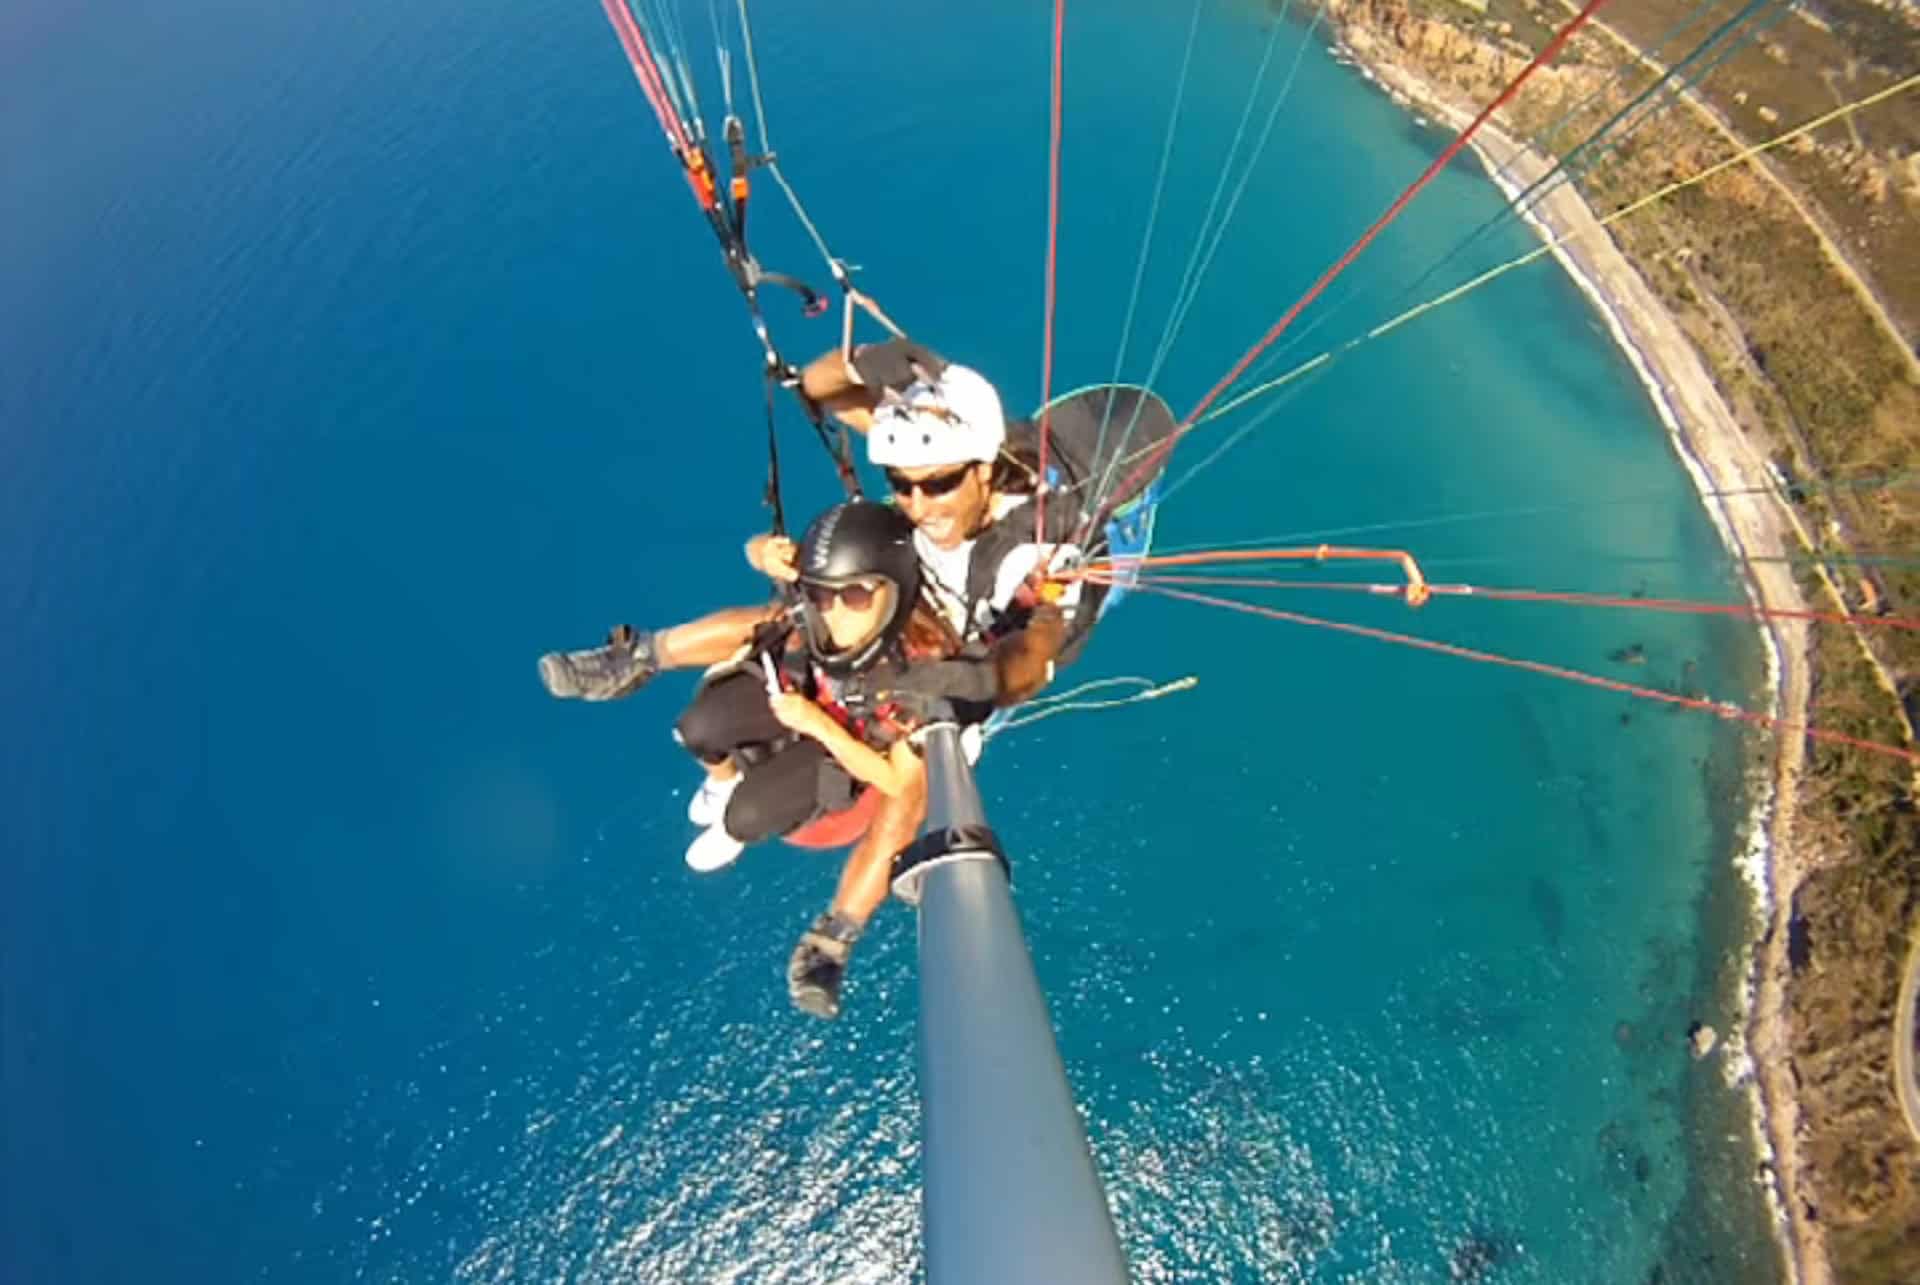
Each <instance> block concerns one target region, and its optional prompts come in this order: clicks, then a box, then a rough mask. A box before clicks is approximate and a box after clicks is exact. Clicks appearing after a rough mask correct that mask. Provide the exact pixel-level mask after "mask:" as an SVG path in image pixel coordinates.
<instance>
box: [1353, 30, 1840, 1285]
mask: <svg viewBox="0 0 1920 1285" xmlns="http://www.w3.org/2000/svg"><path fill="white" fill-rule="evenodd" d="M1346 52H1347V54H1348V55H1349V56H1350V57H1351V59H1352V61H1353V62H1354V63H1355V64H1356V65H1357V66H1358V67H1359V69H1360V70H1361V71H1362V73H1363V74H1365V75H1367V76H1368V77H1369V78H1370V79H1372V80H1374V81H1375V82H1376V83H1378V84H1380V85H1381V86H1382V87H1383V88H1385V89H1386V90H1387V92H1388V93H1389V94H1391V95H1392V96H1393V97H1395V98H1396V99H1399V100H1403V101H1405V102H1406V103H1408V104H1410V105H1412V106H1414V107H1416V108H1417V109H1418V110H1420V111H1423V112H1428V113H1431V114H1433V115H1435V116H1436V117H1438V118H1439V119H1440V120H1441V121H1443V122H1444V123H1445V124H1446V125H1448V126H1449V127H1451V128H1452V129H1454V130H1458V129H1461V128H1463V127H1464V126H1465V125H1466V124H1467V123H1468V122H1469V121H1470V120H1471V119H1472V113H1471V112H1470V111H1467V110H1464V109H1463V108H1462V107H1460V106H1459V105H1457V104H1454V103H1452V102H1450V101H1448V99H1447V98H1446V96H1444V95H1442V94H1440V93H1438V92H1436V91H1435V89H1434V88H1433V87H1432V86H1431V85H1429V84H1428V83H1427V82H1425V81H1424V80H1422V79H1420V78H1419V77H1418V76H1416V75H1414V74H1412V73H1410V72H1408V71H1407V70H1405V69H1404V68H1402V67H1399V66H1397V65H1395V64H1393V63H1391V62H1385V61H1383V60H1381V59H1380V58H1379V57H1378V54H1377V50H1368V51H1367V52H1366V53H1365V54H1363V55H1357V56H1356V55H1354V54H1353V51H1351V50H1348V51H1346ZM1473 150H1474V151H1475V152H1476V154H1477V155H1478V156H1479V159H1480V161H1481V163H1482V165H1483V166H1485V168H1486V171H1487V173H1488V175H1489V177H1491V178H1492V179H1493V181H1494V182H1495V183H1497V184H1498V185H1499V186H1500V187H1501V189H1502V191H1503V192H1505V194H1506V195H1507V197H1508V198H1509V199H1510V200H1511V199H1512V198H1513V197H1515V196H1516V195H1518V193H1519V192H1520V191H1521V190H1523V189H1524V188H1525V187H1527V186H1529V185H1530V184H1532V183H1533V182H1535V181H1536V180H1537V179H1539V178H1541V177H1542V176H1543V175H1545V174H1546V173H1547V171H1548V169H1549V167H1550V164H1551V162H1549V161H1548V160H1546V159H1544V158H1542V157H1541V156H1540V155H1538V154H1537V153H1535V152H1532V151H1531V150H1529V149H1527V148H1525V147H1524V146H1522V145H1521V144H1519V143H1517V142H1515V141H1514V140H1513V139H1512V138H1510V137H1508V136H1507V135H1505V134H1503V133H1501V132H1500V131H1499V130H1497V129H1495V128H1493V127H1492V126H1491V125H1488V126H1485V127H1483V128H1482V129H1481V130H1480V132H1479V133H1478V134H1476V135H1475V137H1474V143H1473ZM1525 217H1526V219H1527V222H1528V223H1529V224H1530V225H1531V226H1532V227H1533V228H1534V229H1535V231H1536V232H1537V233H1539V235H1540V236H1541V237H1542V238H1543V239H1544V240H1549V241H1559V240H1562V239H1565V244H1560V245H1556V247H1555V249H1554V251H1553V253H1554V257H1555V258H1556V259H1557V260H1558V261H1559V263H1560V264H1561V266H1562V267H1563V268H1565V269H1566V271H1567V273H1568V274H1569V275H1570V276H1571V277H1572V278H1573V280H1574V282H1575V284H1577V285H1578V286H1579V287H1580V289H1581V290H1582V291H1583V292H1584V293H1585V294H1586V295H1587V297H1588V298H1589V299H1590V300H1592V302H1593V304H1594V307H1595V308H1596V309H1597V310H1598V311H1599V313H1600V315H1601V316H1602V317H1603V318H1604V319H1605V320H1606V323H1607V328H1608V330H1609V331H1610V332H1611V334H1612V335H1613V338H1614V341H1615V342H1616V343H1618V344H1619V345H1620V348H1621V350H1622V351H1623V352H1625V353H1626V355H1627V357H1628V359H1629V360H1630V361H1631V362H1632V363H1633V366H1634V369H1635V370H1636V371H1637V372H1638V373H1639V375H1640V378H1641V381H1642V382H1643V383H1644V384H1645V385H1646V388H1647V392H1648V395H1649V397H1650V398H1651V400H1652V401H1653V404H1654V407H1655V409H1656V410H1657V411H1658V412H1659V415H1660V418H1661V420H1662V422H1663V423H1665V425H1666V427H1667V432H1668V435H1669V437H1670V439H1671V440H1672V442H1673V446H1674V451H1675V453H1676V454H1677V455H1678V456H1679V458H1680V461H1681V463H1682V465H1683V466H1684V467H1685V468H1686V470H1687V474H1688V476H1689V477H1691V478H1692V479H1693V483H1694V485H1695V487H1696V488H1697V489H1698V490H1699V492H1700V494H1701V503H1702V505H1703V506H1704V507H1705V509H1706V510H1707V514H1708V516H1709V517H1710V518H1711V519H1712V521H1713V524H1714V526H1715V528H1716V529H1717V530H1718V531H1719V533H1720V538H1721V540H1722V542H1723V543H1724V544H1725V545H1726V547H1727V549H1728V550H1729V552H1730V553H1732V554H1733V555H1734V556H1735V557H1736V558H1739V559H1742V560H1743V564H1742V565H1743V567H1744V574H1743V582H1744V587H1745V589H1746V592H1747V595H1748V597H1749V598H1750V599H1751V600H1752V601H1753V602H1754V603H1756V604H1757V605H1760V606H1763V607H1768V608H1775V609H1784V610H1802V609H1804V607H1805V602H1804V599H1803V597H1802V595H1801V593H1800V589H1799V586H1798V584H1797V583H1796V582H1795V580H1794V577H1793V574H1792V572H1791V571H1790V570H1789V569H1788V564H1786V563H1784V562H1779V561H1769V562H1756V561H1752V559H1757V558H1780V557H1782V556H1784V555H1786V554H1788V553H1789V552H1790V551H1791V548H1792V546H1793V543H1794V542H1793V539H1792V536H1791V523H1792V520H1793V519H1792V515H1791V514H1790V513H1789V512H1788V511H1787V510H1786V508H1785V506H1784V505H1782V504H1781V503H1780V502H1779V501H1778V500H1777V499H1776V498H1775V497H1774V494H1773V491H1772V487H1773V479H1772V476H1771V472H1770V469H1769V465H1768V460H1767V457H1766V453H1765V450H1764V449H1763V448H1762V447H1761V446H1760V445H1758V444H1757V443H1755V442H1753V441H1751V440H1750V439H1749V437H1748V436H1747V434H1746V432H1745V430H1744V429H1742V428H1741V426H1740V425H1739V423H1738V422H1737V421H1736V420H1735V419H1734V417H1733V413H1732V411H1731V410H1730V409H1729V408H1728V406H1727V405H1726V402H1725V400H1724V399H1723V398H1722V397H1721V396H1720V393H1719V389H1718V387H1717V386H1716V385H1715V384H1714V382H1713V378H1712V376H1711V375H1710V374H1709V373H1708V371H1707V369H1706V366H1705V365H1704V363H1703V362H1702V361H1701V358H1700V356H1699V353H1698V352H1697V351H1695V349H1694V348H1693V345H1692V343H1691V342H1690V341H1689V340H1688V339H1687V337H1686V335H1685V334H1684V333H1683V332H1682V331H1681V330H1680V327H1679V325H1678V323H1677V322H1676V321H1675V320H1674V318H1673V316H1672V315H1671V314H1670V313H1669V312H1668V311H1667V309H1666V308H1665V307H1664V306H1663V305H1662V304H1661V303H1660V301H1659V299H1658V298H1657V296H1655V295H1654V294H1653V292H1652V290H1651V288H1649V287H1648V286H1647V284H1646V282H1645V281H1644V279H1642V278H1641V276H1640V274H1639V273H1638V272H1637V271H1636V270H1635V269H1634V267H1633V265H1632V264H1631V263H1629V262H1628V261H1627V259H1626V256H1625V255H1624V254H1622V253H1621V252H1620V250H1619V248H1618V247H1617V246H1616V245H1615V244H1614V242H1613V240H1612V238H1611V237H1610V236H1608V234H1607V232H1606V230H1605V229H1604V228H1602V227H1601V226H1600V224H1599V221H1598V219H1597V217H1596V216H1595V215H1594V213H1593V211H1592V210H1591V208H1589V207H1588V206H1587V204H1586V202H1585V201H1584V200H1582V199H1581V197H1580V196H1579V194H1578V193H1577V191H1576V190H1575V189H1574V188H1573V186H1572V185H1570V184H1560V185H1559V186H1558V187H1556V188H1555V189H1554V190H1552V191H1551V192H1550V193H1549V194H1547V195H1546V196H1545V197H1544V198H1542V199H1539V200H1538V201H1537V202H1536V203H1535V204H1534V205H1533V206H1532V207H1531V208H1530V209H1529V210H1527V211H1526V212H1525ZM1728 492H1746V493H1747V494H1742V495H1740V496H1739V497H1738V499H1737V500H1735V501H1733V502H1732V503H1730V502H1729V500H1728V499H1727V493H1728ZM1760 634H1761V637H1762V639H1763V641H1764V644H1765V647H1766V654H1767V687H1768V713H1769V714H1770V715H1771V716H1773V717H1774V718H1777V719H1783V720H1785V721H1787V722H1789V723H1799V722H1801V721H1803V719H1804V717H1805V713H1806V709H1807V699H1808V691H1809V688H1808V678H1809V671H1808V649H1807V630H1806V627H1805V626H1804V625H1803V624H1801V623H1799V622H1778V621H1775V622H1768V623H1766V624H1764V625H1763V626H1762V627H1761V628H1760ZM1772 747H1773V751H1774V753H1773V755H1772V762H1771V764H1770V765H1769V769H1768V770H1767V771H1766V772H1764V773H1763V774H1761V775H1759V776H1757V777H1756V778H1755V780H1754V785H1753V790H1754V797H1753V801H1752V807H1751V810H1750V814H1749V818H1748V824H1747V831H1746V836H1745V841H1744V843H1743V845H1742V850H1741V851H1740V852H1739V853H1738V854H1736V855H1735V857H1734V860H1735V862H1736V864H1737V866H1738V868H1739V871H1740V873H1741V875H1742V877H1743V878H1744V879H1745V880H1746V881H1747V883H1748V884H1749V886H1750V887H1751V888H1752V889H1753V893H1754V903H1755V912H1754V925H1753V929H1754V937H1753V941H1752V943H1751V945H1750V949H1749V955H1748V963H1747V968H1746V986H1745V994H1744V1001H1745V1013H1744V1014H1743V1022H1742V1026H1743V1030H1742V1036H1743V1038H1742V1039H1740V1040H1739V1041H1738V1044H1739V1045H1740V1047H1739V1048H1738V1049H1737V1050H1736V1049H1730V1050H1729V1051H1728V1059H1729V1061H1728V1066H1729V1069H1730V1072H1731V1073H1732V1075H1733V1076H1734V1077H1735V1078H1736V1081H1744V1083H1745V1084H1746V1085H1747V1087H1748V1088H1749V1089H1750V1097H1749V1101H1750V1102H1751V1104H1752V1110H1753V1117H1752V1118H1753V1127H1754V1141H1755V1146H1756V1150H1757V1151H1758V1152H1759V1153H1760V1157H1761V1171H1762V1172H1763V1173H1764V1174H1766V1175H1767V1178H1768V1181H1767V1196H1768V1199H1769V1202H1770V1203H1771V1204H1772V1205H1773V1208H1774V1212H1775V1215H1776V1217H1775V1226H1776V1228H1777V1229H1778V1230H1779V1234H1780V1241H1781V1250H1782V1255H1783V1258H1784V1259H1785V1262H1786V1264H1787V1268H1788V1273H1789V1277H1790V1279H1791V1280H1793V1281H1795V1282H1798V1283H1799V1285H1826V1283H1827V1282H1829V1281H1830V1280H1831V1272H1830V1270H1829V1268H1828V1266H1827V1261H1826V1253H1825V1246H1824V1242H1823V1240H1822V1238H1821V1235H1820V1229H1819V1227H1818V1225H1817V1224H1815V1223H1814V1222H1813V1221H1812V1220H1811V1219H1810V1218H1808V1217H1807V1215H1806V1210H1807V1205H1808V1201H1807V1200H1806V1199H1805V1198H1804V1196H1803V1193H1802V1192H1801V1179H1800V1173H1801V1170H1800V1165H1799V1142H1798V1133H1799V1121H1800V1110H1799V1104H1798V1101H1797V1099H1796V1097H1795V1094H1794V1090H1793V1079H1792V1074H1791V1071H1790V1069H1789V1067H1788V1065H1787V1050H1788V1045H1787V1032H1786V1025H1785V1017H1786V995H1785V984H1786V980H1787V976H1788V964H1787V960H1786V942H1787V937H1788V931H1787V921H1788V917H1789V915H1790V913H1791V904H1792V900H1791V894H1792V890H1793V889H1794V888H1795V887H1796V886H1797V885H1798V883H1799V881H1800V879H1801V877H1802V876H1803V874H1804V870H1803V863H1802V861H1801V859H1800V857H1799V855H1798V853H1797V852H1796V850H1795V848H1794V846H1793V844H1792V842H1791V836H1792V829H1793V819H1794V801H1795V798H1796V797H1797V788H1798V781H1799V777H1800V772H1801V765H1802V758H1803V746H1802V743H1801V739H1800V738H1799V737H1795V736H1778V737H1774V738H1773V740H1772Z"/></svg>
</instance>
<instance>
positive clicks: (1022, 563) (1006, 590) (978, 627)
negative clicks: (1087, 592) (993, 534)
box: [913, 495, 1082, 640]
mask: <svg viewBox="0 0 1920 1285" xmlns="http://www.w3.org/2000/svg"><path fill="white" fill-rule="evenodd" d="M1024 502H1025V497H1024V496H1016V495H999V496H995V497H994V500H993V507H992V517H993V520H994V521H996V522H997V521H999V520H1000V519H1001V518H1003V517H1005V516H1006V515H1007V514H1008V513H1011V512H1012V511H1013V510H1014V509H1016V508H1018V507H1019V506H1020V505H1021V504H1022V503H1024ZM977 543H978V541H976V540H964V541H962V542H961V543H960V544H958V545H956V546H955V547H953V548H951V549H942V548H939V547H938V546H936V545H935V544H934V542H933V541H932V540H929V539H928V538H927V536H926V533H925V532H923V531H921V530H919V529H918V528H915V530H914V533H913V548H914V552H916V553H917V554H919V555H920V569H921V572H922V573H923V574H924V575H925V577H926V587H927V591H928V594H929V596H931V597H932V599H933V602H934V605H935V606H937V607H938V608H939V609H940V614H941V615H942V616H944V617H946V621H947V624H948V625H950V626H951V627H952V628H953V630H954V631H955V632H956V633H958V634H959V635H960V636H961V637H962V638H963V639H967V640H971V639H975V638H978V637H980V636H981V635H982V634H983V633H984V632H985V631H986V629H987V626H989V625H990V624H992V623H993V618H994V617H995V616H997V615H998V614H999V613H1001V612H1003V611H1005V610H1006V609H1007V607H1008V606H1009V605H1010V604H1011V603H1012V602H1013V596H1014V594H1015V593H1017V592H1019V589H1020V585H1021V584H1022V583H1023V582H1024V581H1025V580H1026V578H1027V577H1028V576H1029V575H1031V574H1032V573H1033V569H1034V568H1035V567H1036V566H1038V565H1039V564H1040V559H1041V557H1042V556H1043V555H1044V554H1046V553H1047V552H1049V551H1051V553H1052V565H1054V566H1056V567H1058V566H1071V565H1076V564H1077V563H1078V562H1079V561H1080V560H1081V556H1082V555H1081V552H1080V547H1079V546H1078V545H1074V544H1059V545H1044V546H1043V545H1039V544H1032V543H1028V544H1017V545H1015V546H1014V547H1013V548H1012V549H1010V550H1008V552H1007V556H1006V557H1004V558H1002V559H1001V560H1000V567H999V570H998V571H997V572H995V574H994V578H993V592H992V594H991V595H989V596H988V597H987V598H986V599H984V600H982V601H980V602H976V603H974V604H973V619H972V620H971V621H969V620H968V619H967V579H968V572H969V571H970V570H971V569H972V567H973V550H974V546H975V545H976V544H977ZM1079 605H1080V581H1078V580H1073V581H1069V582H1068V583H1067V586H1066V592H1065V594H1064V595H1063V596H1062V597H1061V599H1060V608H1061V610H1062V611H1063V612H1065V613H1066V616H1067V619H1068V620H1072V619H1073V613H1074V609H1075V608H1076V607H1078V606H1079Z"/></svg>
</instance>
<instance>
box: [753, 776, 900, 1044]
mask: <svg viewBox="0 0 1920 1285" xmlns="http://www.w3.org/2000/svg"><path fill="white" fill-rule="evenodd" d="M926 810H927V778H926V774H925V773H924V772H923V773H921V774H920V775H919V776H918V777H917V778H916V779H915V781H914V783H913V785H912V786H910V787H909V788H908V789H907V790H906V791H905V792H903V793H902V794H900V795H898V796H897V797H894V798H890V799H886V800H884V801H883V802H882V803H881V805H880V812H879V814H878V815H877V816H875V817H874V819H873V824H872V825H871V826H869V827H868V828H867V833H866V835H865V836H864V837H863V838H862V839H861V840H860V842H859V843H858V844H856V845H855V846H854V849H853V853H852V855H851V856H849V857H848V858H847V864H846V867H845V869H843V870H842V871H841V872H840V887H839V890H838V891H836V892H835V893H834V897H833V907H832V909H830V910H828V911H827V913H826V914H824V915H821V916H820V917H819V918H818V919H815V920H814V921H813V926H812V927H810V928H808V929H807V931H806V932H805V933H804V934H802V936H801V938H800V944H799V945H798V946H796V947H795V948H794V952H793V956H792V958H790V959H789V960H788V961H787V994H788V995H789V996H791V997H792V999H793V1002H794V1005H795V1006H796V1007H798V1008H799V1009H800V1010H801V1011H802V1012H807V1013H811V1014H813V1015H814V1016H815V1017H826V1018H832V1017H838V1016H839V1015H840V984H841V982H842V981H843V980H844V979H845V977H846V973H847V957H848V956H849V955H851V954H852V953H853V946H854V943H855V942H857V941H859V940H860V934H861V933H862V932H864V931H866V927H867V920H869V919H871V918H872V917H873V912H874V911H876V910H878V909H879V908H880V903H881V902H883V901H885V900H886V899H887V888H888V875H889V874H891V873H892V869H893V854H894V853H896V852H898V851H899V850H900V849H901V848H903V847H905V846H906V845H907V844H908V843H909V842H911V841H912V839H913V832H914V831H915V830H917V829H918V828H919V826H920V819H921V817H922V816H923V815H924V814H925V812H926Z"/></svg>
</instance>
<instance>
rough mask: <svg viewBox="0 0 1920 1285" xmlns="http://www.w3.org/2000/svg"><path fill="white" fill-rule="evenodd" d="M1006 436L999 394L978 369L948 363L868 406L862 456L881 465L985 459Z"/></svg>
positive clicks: (934, 464) (933, 465) (992, 455)
mask: <svg viewBox="0 0 1920 1285" xmlns="http://www.w3.org/2000/svg"><path fill="white" fill-rule="evenodd" d="M1006 440H1007V418H1006V415H1005V414H1004V413H1003V412H1002V411H1001V409H1000V394H999V393H997V392H995V391H994V390H993V385H992V384H990V383H988V382H987V380H986V378H985V377H984V376H983V375H981V374H980V373H979V372H978V371H975V370H969V369H967V367H965V366H955V365H949V366H948V367H947V368H946V369H945V370H943V371H942V372H940V376H939V378H937V379H935V380H933V381H931V382H929V381H926V380H917V381H915V382H914V383H912V384H910V385H908V387H907V389H906V391H905V392H903V393H901V394H900V395H899V397H898V398H893V397H889V398H887V399H886V400H884V401H882V402H881V403H880V405H879V406H878V407H877V408H876V409H875V410H874V412H873V427H872V428H871V429H869V430H868V432H867V458H868V459H869V460H871V461H872V462H873V463H874V464H876V465H878V466H879V467H881V468H937V467H939V466H940V465H943V464H973V463H980V464H991V463H992V462H993V461H994V460H996V459H998V458H999V456H1000V448H1001V446H1003V445H1004V444H1005V443H1006Z"/></svg>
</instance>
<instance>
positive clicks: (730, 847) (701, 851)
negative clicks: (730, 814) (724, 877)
mask: <svg viewBox="0 0 1920 1285" xmlns="http://www.w3.org/2000/svg"><path fill="white" fill-rule="evenodd" d="M746 849H747V845H746V844H744V843H742V842H740V840H738V839H736V838H734V837H733V836H732V835H730V834H728V833H727V831H726V827H724V826H718V825H710V826H708V827H707V828H706V829H704V830H702V831H701V832H700V834H699V837H698V838H696V839H694V841H693V842H692V843H690V844H688V845H687V864H688V865H689V866H691V867H692V868H693V870H694V871H695V872H696V873H698V874H703V875H704V874H712V873H713V872H714V871H716V870H719V869H722V868H724V867H726V866H730V865H732V864H733V863H734V861H735V859H736V858H738V857H739V855H740V854H741V853H742V852H745V851H746Z"/></svg>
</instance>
